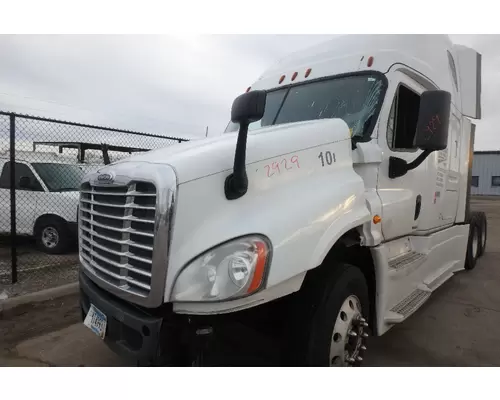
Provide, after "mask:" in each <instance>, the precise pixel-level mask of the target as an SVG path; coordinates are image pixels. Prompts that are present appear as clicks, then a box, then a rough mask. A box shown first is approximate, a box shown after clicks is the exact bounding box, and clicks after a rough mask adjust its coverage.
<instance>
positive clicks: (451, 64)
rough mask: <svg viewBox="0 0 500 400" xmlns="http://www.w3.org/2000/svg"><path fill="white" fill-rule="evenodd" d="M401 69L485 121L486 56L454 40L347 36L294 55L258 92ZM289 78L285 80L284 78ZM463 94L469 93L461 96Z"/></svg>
mask: <svg viewBox="0 0 500 400" xmlns="http://www.w3.org/2000/svg"><path fill="white" fill-rule="evenodd" d="M394 65H399V66H401V67H403V68H409V69H413V70H416V71H418V72H419V73H420V74H421V75H424V76H425V77H426V78H427V80H428V81H430V83H431V84H432V85H431V86H433V87H428V89H431V88H437V89H441V90H447V91H449V92H450V93H451V94H452V96H453V99H454V102H455V103H456V105H457V106H458V107H459V108H462V107H461V103H462V101H461V97H462V98H465V99H467V100H466V101H467V102H468V103H467V104H464V106H463V108H464V110H463V111H464V114H465V115H467V116H470V117H472V118H480V91H481V79H480V73H481V71H480V69H481V60H480V55H479V54H478V53H477V52H475V51H474V50H472V49H469V48H466V47H465V46H460V45H454V44H453V43H452V41H451V40H450V38H449V37H448V35H342V36H339V37H337V38H334V39H331V40H328V41H325V42H323V43H320V44H318V45H315V46H312V47H309V48H306V49H304V50H301V51H297V52H295V53H292V54H290V55H288V56H286V57H284V58H282V59H281V60H279V61H278V62H277V63H276V64H274V65H273V66H272V67H270V68H268V69H267V70H266V71H265V72H264V73H263V74H262V75H261V76H260V78H259V79H258V81H257V82H256V83H254V84H253V85H252V86H251V88H252V89H273V88H278V87H280V86H284V85H288V84H295V83H300V82H304V81H308V80H312V79H318V78H324V77H328V76H334V75H341V74H349V73H355V72H361V71H376V72H379V73H384V74H385V73H387V72H388V71H389V70H390V69H391V67H392V66H394ZM283 77H284V78H283ZM461 92H463V93H461Z"/></svg>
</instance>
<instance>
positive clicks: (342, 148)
mask: <svg viewBox="0 0 500 400" xmlns="http://www.w3.org/2000/svg"><path fill="white" fill-rule="evenodd" d="M326 151H330V152H332V153H335V162H334V163H332V164H331V165H328V166H327V165H322V163H321V162H320V159H318V154H320V153H321V152H323V153H325V152H326ZM293 156H297V157H298V159H299V160H300V168H293V169H291V168H290V169H289V170H286V171H282V172H281V173H280V174H278V173H276V174H275V175H273V176H271V177H269V176H268V170H269V168H266V166H267V165H272V164H273V162H274V163H280V162H281V160H282V159H283V158H284V159H287V157H293ZM283 165H284V164H283ZM230 172H231V171H225V172H223V173H219V174H215V175H211V176H209V177H205V178H202V179H198V180H194V181H190V182H187V183H185V184H182V185H180V186H179V191H178V198H177V210H176V215H175V225H174V226H175V228H174V233H173V238H172V246H171V249H172V252H171V254H170V262H169V267H168V274H167V282H166V287H165V299H166V300H167V301H168V299H169V298H170V294H171V291H172V288H173V285H174V284H175V280H176V279H177V276H178V275H179V273H181V271H182V269H183V268H184V267H185V266H186V265H188V264H189V262H190V261H191V260H192V259H193V258H194V257H196V256H198V255H199V254H201V253H203V252H205V251H207V250H208V249H210V248H213V247H214V246H216V245H218V244H220V243H223V242H225V241H228V240H231V239H233V238H235V237H239V236H244V235H248V234H254V233H257V234H262V235H265V236H267V237H268V238H269V240H270V241H271V243H272V246H273V254H272V262H271V265H270V269H269V271H268V276H267V282H266V288H265V290H263V291H261V292H259V293H257V294H255V295H253V296H249V297H247V298H245V299H240V300H233V301H228V302H223V303H217V304H214V303H211V304H210V303H203V304H201V303H198V304H191V305H190V304H186V303H184V304H183V305H179V304H177V305H176V307H177V309H179V307H180V309H182V312H196V313H204V312H214V310H217V311H216V312H222V311H223V310H224V309H235V308H236V307H244V306H245V304H250V303H255V302H260V301H263V300H264V299H265V300H266V301H267V300H271V299H272V298H269V296H268V295H269V293H273V296H271V297H274V298H275V297H279V296H281V295H285V294H288V293H291V292H293V291H296V290H298V289H299V288H300V286H301V283H302V279H303V277H304V276H305V273H306V272H307V270H309V269H311V268H315V267H316V266H318V265H320V264H321V262H322V261H323V259H324V257H325V256H326V254H327V253H328V250H329V249H330V248H331V246H332V245H333V244H334V243H335V241H336V240H337V239H338V238H339V237H340V236H341V235H342V234H343V233H345V232H346V231H348V230H349V229H352V228H354V227H356V226H359V225H362V224H363V223H366V222H367V221H370V218H371V216H370V212H369V210H368V208H367V206H366V200H365V196H364V193H365V187H364V184H363V180H362V179H361V177H360V176H359V175H358V174H357V173H356V172H355V171H354V169H353V164H352V150H351V141H350V140H342V141H337V142H330V143H325V144H321V145H318V146H314V147H311V148H307V149H303V150H301V151H297V152H294V153H293V154H291V155H280V156H277V157H276V158H273V159H267V160H263V161H259V162H257V163H253V164H251V165H248V169H247V173H248V179H249V183H250V185H249V189H248V192H247V194H246V195H245V196H243V197H242V198H240V199H238V200H236V201H227V200H226V199H225V196H224V191H223V188H224V181H225V179H226V177H227V176H228V175H229V173H230ZM283 285H285V286H286V289H284V290H279V289H277V288H279V287H280V286H283ZM194 309H196V311H193V310H194ZM207 310H208V311H207Z"/></svg>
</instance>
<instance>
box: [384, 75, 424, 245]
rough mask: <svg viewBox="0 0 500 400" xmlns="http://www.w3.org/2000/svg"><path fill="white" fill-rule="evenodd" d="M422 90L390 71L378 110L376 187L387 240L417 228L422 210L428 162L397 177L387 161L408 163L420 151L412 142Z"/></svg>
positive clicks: (408, 78) (416, 84)
mask: <svg viewBox="0 0 500 400" xmlns="http://www.w3.org/2000/svg"><path fill="white" fill-rule="evenodd" d="M423 91H424V87H423V86H422V85H420V84H419V83H417V82H416V81H414V80H413V79H411V78H410V77H409V76H407V75H405V74H403V73H402V72H400V71H395V72H393V73H392V74H391V80H390V82H389V87H388V91H387V97H386V99H387V100H386V101H385V102H384V105H383V107H382V110H381V113H380V120H379V126H378V143H379V146H380V148H381V149H382V153H383V159H382V163H381V165H380V169H379V175H378V184H377V191H378V195H379V197H380V199H381V202H382V222H381V223H382V233H383V235H384V239H385V240H386V241H387V240H390V239H394V238H397V237H401V236H406V235H409V234H411V233H412V232H414V231H415V230H417V229H418V224H419V221H420V218H421V214H422V202H423V197H425V189H426V188H425V185H426V177H427V174H426V169H427V163H426V162H425V161H424V162H423V163H422V164H420V165H419V166H418V167H417V168H415V169H413V170H411V171H408V172H407V173H406V174H405V175H404V176H401V177H398V178H390V177H389V163H390V158H391V157H397V158H400V159H403V160H405V161H406V162H408V163H409V162H411V161H413V160H415V159H416V158H417V157H418V156H419V155H420V154H421V153H422V150H419V149H417V148H416V147H415V146H414V145H413V142H414V139H415V133H416V127H417V120H418V112H419V105H420V95H421V94H422V92H423Z"/></svg>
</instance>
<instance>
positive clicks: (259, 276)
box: [247, 242, 267, 293]
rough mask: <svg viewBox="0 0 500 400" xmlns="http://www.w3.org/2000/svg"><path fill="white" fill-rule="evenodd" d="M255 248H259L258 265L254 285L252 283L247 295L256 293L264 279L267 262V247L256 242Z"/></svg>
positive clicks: (253, 280)
mask: <svg viewBox="0 0 500 400" xmlns="http://www.w3.org/2000/svg"><path fill="white" fill-rule="evenodd" d="M255 246H256V247H257V264H256V265H255V273H254V274H253V278H252V283H250V286H249V287H248V290H247V293H252V292H255V291H256V290H257V289H258V288H259V287H260V285H261V284H262V280H263V279H264V269H265V267H266V260H267V249H266V245H265V244H264V243H261V242H256V243H255Z"/></svg>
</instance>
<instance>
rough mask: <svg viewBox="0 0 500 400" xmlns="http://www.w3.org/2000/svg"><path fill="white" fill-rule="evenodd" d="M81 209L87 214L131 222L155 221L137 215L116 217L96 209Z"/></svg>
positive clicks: (149, 222)
mask: <svg viewBox="0 0 500 400" xmlns="http://www.w3.org/2000/svg"><path fill="white" fill-rule="evenodd" d="M82 210H83V211H84V212H86V213H88V214H92V215H95V216H96V217H103V218H111V219H119V220H121V221H123V220H126V221H132V222H142V223H145V224H154V223H155V221H154V220H151V219H143V218H137V217H134V216H133V215H132V216H126V217H118V216H116V215H113V214H103V213H100V212H97V211H92V210H91V209H90V208H83V209H82Z"/></svg>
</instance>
